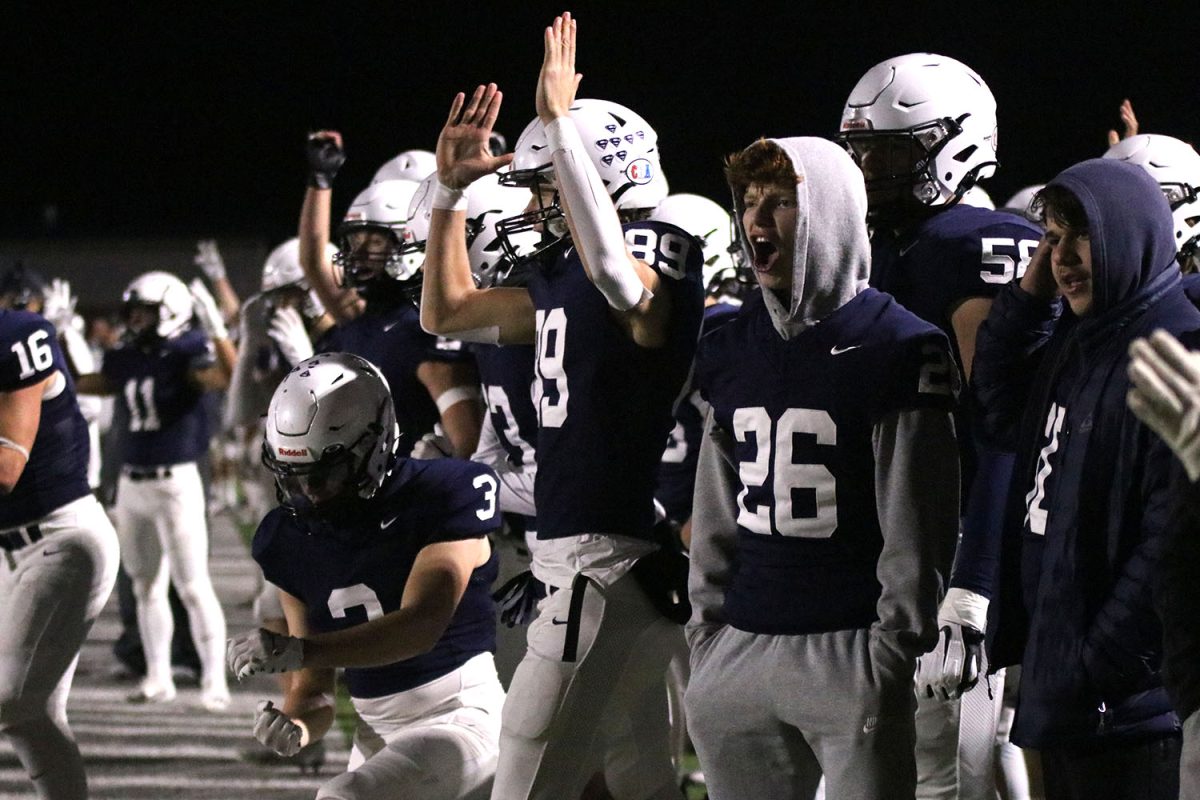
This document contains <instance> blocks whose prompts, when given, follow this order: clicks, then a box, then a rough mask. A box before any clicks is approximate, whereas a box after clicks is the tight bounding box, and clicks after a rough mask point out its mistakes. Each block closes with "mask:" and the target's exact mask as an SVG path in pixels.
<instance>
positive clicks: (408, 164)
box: [371, 150, 437, 185]
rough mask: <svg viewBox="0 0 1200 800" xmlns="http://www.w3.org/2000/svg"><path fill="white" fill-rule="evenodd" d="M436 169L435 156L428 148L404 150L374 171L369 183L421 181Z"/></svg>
mask: <svg viewBox="0 0 1200 800" xmlns="http://www.w3.org/2000/svg"><path fill="white" fill-rule="evenodd" d="M436 170H437V156H435V155H434V154H433V153H431V152H429V151H428V150H405V151H404V152H403V153H401V154H400V155H398V156H396V157H395V158H393V159H392V160H391V161H388V162H387V163H386V164H384V165H383V166H382V167H380V168H379V169H378V170H377V171H376V172H375V177H374V178H371V184H372V185H374V184H376V183H382V182H383V181H396V180H404V181H418V182H420V181H422V180H424V179H425V176H426V175H429V174H430V173H432V172H434V171H436Z"/></svg>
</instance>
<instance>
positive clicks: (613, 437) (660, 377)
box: [529, 221, 704, 539]
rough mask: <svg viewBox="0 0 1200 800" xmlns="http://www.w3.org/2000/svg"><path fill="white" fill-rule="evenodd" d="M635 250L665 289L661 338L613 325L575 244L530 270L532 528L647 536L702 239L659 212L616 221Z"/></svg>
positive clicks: (560, 533)
mask: <svg viewBox="0 0 1200 800" xmlns="http://www.w3.org/2000/svg"><path fill="white" fill-rule="evenodd" d="M624 229H625V242H626V244H627V245H628V246H629V249H630V251H631V252H632V253H633V255H634V256H635V257H636V258H639V259H641V260H643V261H645V262H646V263H647V264H649V265H650V266H651V267H653V268H654V270H655V271H657V272H658V273H659V275H661V276H662V278H663V281H662V283H661V285H660V289H659V291H661V292H667V293H669V295H670V298H671V317H670V322H669V327H668V332H667V342H666V344H665V345H664V346H663V347H659V348H644V347H640V346H638V345H637V344H635V343H634V342H633V341H632V340H631V339H630V338H629V336H628V335H627V334H626V333H625V332H624V331H623V330H622V329H621V328H620V326H619V325H618V323H617V321H616V320H615V319H614V317H613V314H614V312H613V310H612V308H611V307H610V306H609V305H608V301H606V300H605V299H604V296H603V295H602V294H601V293H600V291H599V290H598V289H597V288H596V287H595V286H594V285H592V282H591V281H590V280H588V277H587V274H586V273H585V272H584V269H583V262H582V261H581V260H580V258H579V254H578V253H577V252H576V250H575V248H574V246H569V247H567V248H565V249H564V250H559V251H556V255H555V256H554V257H553V260H547V261H545V262H543V263H542V264H541V265H540V266H539V268H538V269H535V270H533V272H532V274H531V276H530V280H529V293H530V296H531V297H532V298H533V302H534V306H535V307H536V309H537V356H538V358H537V376H538V378H537V380H536V381H535V384H534V386H535V389H534V402H535V404H536V406H537V409H538V443H537V452H538V478H537V482H536V484H535V487H534V499H535V502H536V504H537V511H538V538H539V539H553V538H561V537H565V536H574V535H577V534H581V533H607V534H621V535H625V536H636V537H641V538H646V539H649V538H651V537H652V533H651V530H652V528H653V525H654V484H655V473H656V472H657V470H658V462H659V459H660V458H661V457H662V452H663V447H664V444H665V442H666V441H667V434H668V433H669V432H670V430H671V426H672V422H671V413H672V407H673V405H674V403H675V401H676V399H677V398H678V397H679V395H680V392H681V391H682V388H683V384H684V382H685V380H686V379H687V375H688V370H689V368H690V366H691V363H692V356H693V355H694V353H695V349H696V339H697V337H698V335H699V332H700V321H701V316H702V314H703V310H704V289H703V286H702V284H701V279H700V267H701V261H702V254H701V248H700V243H699V242H698V241H697V240H696V239H695V238H693V237H692V236H691V235H689V234H687V233H685V232H684V231H683V230H681V229H679V228H677V227H675V226H674V225H670V224H668V223H665V222H657V221H648V222H637V223H629V224H626V225H625V226H624Z"/></svg>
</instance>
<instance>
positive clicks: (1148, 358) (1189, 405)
mask: <svg viewBox="0 0 1200 800" xmlns="http://www.w3.org/2000/svg"><path fill="white" fill-rule="evenodd" d="M1129 357H1130V362H1129V379H1130V380H1131V381H1133V388H1132V389H1130V390H1129V393H1128V395H1126V401H1127V402H1128V403H1129V408H1130V410H1131V411H1133V413H1134V414H1136V415H1137V417H1138V419H1140V420H1141V421H1142V422H1144V423H1146V426H1147V427H1149V428H1150V429H1151V430H1152V431H1154V432H1155V433H1157V434H1158V435H1159V436H1161V437H1162V438H1163V441H1165V442H1166V443H1167V445H1168V446H1169V447H1170V448H1171V450H1172V451H1174V453H1175V455H1177V456H1179V460H1180V461H1182V462H1183V466H1184V468H1185V469H1187V474H1188V477H1189V478H1190V479H1191V480H1192V481H1195V480H1196V479H1197V478H1200V353H1193V352H1191V351H1190V350H1188V349H1187V348H1185V347H1184V346H1183V345H1182V344H1180V343H1179V341H1178V340H1176V339H1175V337H1174V336H1172V335H1171V334H1169V333H1167V332H1166V331H1162V330H1159V331H1155V332H1154V333H1153V334H1152V335H1151V336H1150V337H1149V338H1147V339H1135V340H1134V341H1133V344H1131V345H1130V346H1129Z"/></svg>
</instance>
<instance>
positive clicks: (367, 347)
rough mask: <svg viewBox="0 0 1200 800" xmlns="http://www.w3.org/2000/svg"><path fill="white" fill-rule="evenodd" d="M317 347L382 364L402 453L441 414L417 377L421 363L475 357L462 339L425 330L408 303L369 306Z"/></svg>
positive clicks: (318, 349) (428, 429)
mask: <svg viewBox="0 0 1200 800" xmlns="http://www.w3.org/2000/svg"><path fill="white" fill-rule="evenodd" d="M317 352H318V353H320V352H342V353H353V354H354V355H356V356H359V357H361V358H365V359H366V360H367V361H370V362H371V363H372V364H374V365H375V366H376V367H378V368H379V371H380V372H382V373H383V377H384V378H386V379H387V382H388V388H390V389H391V390H392V400H393V401H394V403H395V406H396V422H397V423H399V425H400V433H401V438H400V445H399V453H400V454H401V455H407V454H408V453H409V452H411V451H412V448H413V445H414V444H416V442H417V440H418V439H420V438H421V437H422V436H424V435H425V434H427V433H429V432H430V431H432V430H433V426H434V423H436V422H437V421H438V419H439V418H440V416H439V414H438V410H437V405H436V404H435V403H434V401H433V398H432V397H430V396H429V390H428V389H426V388H425V384H423V383H421V381H420V380H419V379H418V378H417V367H419V366H420V365H421V364H422V363H424V362H426V361H469V360H470V359H471V355H470V353H468V352H467V351H466V350H464V349H463V347H462V343H461V342H456V341H453V340H449V339H440V338H438V337H437V336H433V335H432V334H429V333H426V332H425V331H424V330H422V328H421V315H420V312H418V311H417V308H416V306H414V305H413V304H412V303H408V302H404V303H400V304H399V305H396V306H393V307H391V308H386V309H376V308H374V307H372V306H368V307H367V310H366V312H364V313H362V314H360V315H359V316H357V317H355V318H354V319H352V320H350V321H349V322H346V323H343V324H341V325H338V326H336V327H334V328H333V329H331V330H330V331H329V332H328V333H326V334H325V336H323V337H322V338H321V341H320V343H319V348H317Z"/></svg>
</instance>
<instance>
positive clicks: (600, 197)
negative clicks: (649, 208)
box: [546, 117, 650, 311]
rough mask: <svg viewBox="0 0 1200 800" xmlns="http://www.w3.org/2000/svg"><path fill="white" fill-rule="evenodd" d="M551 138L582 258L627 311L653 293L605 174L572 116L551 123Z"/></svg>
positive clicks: (600, 285)
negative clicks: (637, 267)
mask: <svg viewBox="0 0 1200 800" xmlns="http://www.w3.org/2000/svg"><path fill="white" fill-rule="evenodd" d="M546 140H547V142H549V144H550V148H551V151H552V153H553V156H552V158H553V160H554V175H555V178H556V179H557V181H558V191H559V193H560V194H561V195H562V198H563V200H564V201H565V203H566V207H567V211H568V214H569V216H570V219H571V226H572V228H573V229H574V231H575V247H576V248H577V249H578V250H579V254H580V255H581V256H582V257H583V262H584V264H586V265H587V268H588V272H589V273H590V274H591V278H592V283H593V284H595V285H596V288H597V289H599V290H600V293H601V294H603V295H604V299H605V300H607V301H608V304H609V305H610V306H612V307H613V308H615V309H617V310H618V311H628V310H629V309H631V308H633V307H634V306H636V305H637V304H638V303H640V302H641V301H642V298H643V297H649V296H650V292H649V290H647V289H646V287H645V286H644V285H643V284H642V279H641V278H639V277H638V274H637V272H636V271H634V269H633V266H632V265H631V264H630V263H629V251H628V249H627V248H626V247H625V234H624V232H622V230H621V220H620V218H618V217H617V209H616V207H614V206H613V204H612V200H611V199H610V198H609V196H608V192H607V191H605V189H604V184H603V183H602V182H601V181H600V174H599V173H598V172H596V167H595V165H593V164H592V161H591V159H589V158H588V157H587V153H586V152H585V151H584V144H583V140H582V139H580V138H579V130H578V129H577V128H576V127H575V122H574V121H573V120H572V119H571V118H570V117H559V118H558V119H556V120H554V121H553V122H551V123H550V124H549V125H547V126H546Z"/></svg>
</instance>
